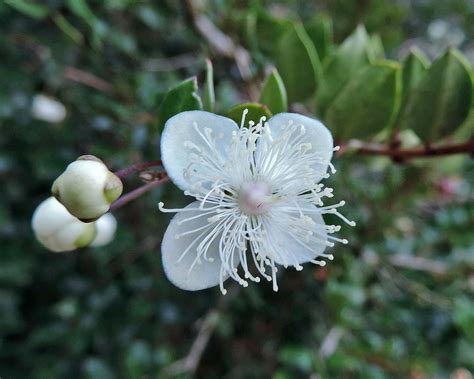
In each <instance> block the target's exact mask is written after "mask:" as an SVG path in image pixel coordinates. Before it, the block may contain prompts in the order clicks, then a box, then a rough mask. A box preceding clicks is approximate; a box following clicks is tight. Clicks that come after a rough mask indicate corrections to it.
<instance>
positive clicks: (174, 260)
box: [161, 201, 228, 291]
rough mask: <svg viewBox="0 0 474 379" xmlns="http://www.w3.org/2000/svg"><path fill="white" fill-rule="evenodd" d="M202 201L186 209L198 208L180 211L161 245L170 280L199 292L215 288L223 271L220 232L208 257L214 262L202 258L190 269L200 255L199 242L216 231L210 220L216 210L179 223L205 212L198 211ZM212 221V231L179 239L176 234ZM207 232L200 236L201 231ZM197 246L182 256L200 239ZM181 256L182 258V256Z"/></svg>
mask: <svg viewBox="0 0 474 379" xmlns="http://www.w3.org/2000/svg"><path fill="white" fill-rule="evenodd" d="M199 205H200V202H199V201H195V202H193V203H191V204H189V205H188V206H187V207H186V208H184V209H186V210H188V209H192V208H196V211H184V212H180V213H178V214H176V215H175V216H174V217H173V219H172V220H171V222H170V224H169V226H168V229H166V232H165V235H164V237H163V243H162V245H161V254H162V261H163V269H164V270H165V274H166V276H167V277H168V279H169V280H170V281H171V282H172V283H173V284H174V285H175V286H177V287H179V288H182V289H184V290H188V291H197V290H201V289H205V288H209V287H214V286H216V285H218V284H219V282H220V271H221V266H222V265H221V258H220V255H219V240H220V235H218V236H217V237H216V238H215V239H214V241H213V242H212V243H211V245H210V247H209V250H208V254H207V257H208V258H211V259H213V261H212V262H211V261H209V260H205V259H201V260H200V262H198V263H196V264H195V265H194V267H193V269H192V270H191V271H190V267H191V265H192V264H193V262H194V261H195V259H196V257H197V249H196V248H197V246H198V245H199V243H200V242H201V241H202V240H203V239H204V238H205V237H206V236H208V235H209V232H210V231H211V230H212V226H211V225H210V224H209V223H208V221H207V219H208V218H209V217H212V216H213V215H214V214H215V213H212V214H209V215H204V216H202V217H199V218H196V219H194V220H190V221H186V222H184V223H182V224H179V223H180V222H182V221H183V220H185V219H187V218H189V217H193V216H197V215H199V214H200V213H202V212H204V211H201V210H197V208H198V207H199ZM206 224H209V225H210V227H209V230H208V231H206V229H204V230H200V231H198V232H195V233H192V234H188V235H185V236H181V237H180V238H179V239H176V238H175V236H176V235H177V234H179V233H184V232H186V231H189V230H193V229H197V228H200V227H203V226H205V225H206ZM203 232H204V235H203V236H201V237H199V235H200V234H201V233H203ZM196 238H198V239H197V241H196V243H195V244H194V245H193V247H192V248H191V249H190V250H189V251H188V252H187V253H186V254H185V255H184V257H182V255H183V253H184V252H185V251H186V248H188V246H189V245H190V244H191V243H192V242H193V241H194V240H196ZM180 257H182V258H181V259H180ZM227 277H228V276H227V275H224V280H225V279H227Z"/></svg>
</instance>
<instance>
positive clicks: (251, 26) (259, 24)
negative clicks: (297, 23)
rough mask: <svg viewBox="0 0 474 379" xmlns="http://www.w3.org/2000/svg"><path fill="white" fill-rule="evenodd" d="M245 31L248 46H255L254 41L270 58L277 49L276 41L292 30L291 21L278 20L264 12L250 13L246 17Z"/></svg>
mask: <svg viewBox="0 0 474 379" xmlns="http://www.w3.org/2000/svg"><path fill="white" fill-rule="evenodd" d="M246 21H247V25H246V30H247V39H248V40H249V42H250V46H252V45H255V39H256V40H257V45H258V47H259V49H260V50H261V51H263V52H265V53H267V54H269V55H271V56H273V55H274V54H275V52H276V51H277V48H278V41H279V40H280V39H281V37H282V36H283V35H284V34H285V33H286V32H287V31H288V30H290V29H291V28H292V25H293V23H292V21H291V20H287V19H278V18H276V17H273V16H271V15H270V14H269V13H268V12H266V11H264V10H260V11H257V12H255V13H251V15H250V16H248V19H247V20H246Z"/></svg>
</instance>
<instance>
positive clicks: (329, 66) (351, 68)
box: [316, 26, 370, 116]
mask: <svg viewBox="0 0 474 379" xmlns="http://www.w3.org/2000/svg"><path fill="white" fill-rule="evenodd" d="M369 44H370V37H369V35H368V34H367V31H366V30H365V28H364V27H363V26H359V27H358V28H357V29H356V30H355V32H354V33H352V34H351V35H350V36H349V37H347V38H346V40H345V41H344V42H343V43H342V45H340V46H339V48H338V49H337V50H336V52H335V53H334V55H332V56H331V57H330V59H328V60H327V61H326V62H325V65H324V67H323V76H322V79H321V82H320V84H319V87H318V92H317V96H316V113H317V114H318V115H320V116H324V113H325V112H326V110H327V109H328V107H329V105H330V104H331V102H332V101H333V100H334V99H335V98H336V96H337V95H338V93H339V92H340V91H341V90H342V89H343V88H344V86H345V85H346V84H347V83H348V82H349V80H350V79H351V78H352V77H353V76H354V74H355V73H356V72H357V71H359V70H360V69H361V68H364V67H366V66H367V65H368V64H369V53H368V46H369Z"/></svg>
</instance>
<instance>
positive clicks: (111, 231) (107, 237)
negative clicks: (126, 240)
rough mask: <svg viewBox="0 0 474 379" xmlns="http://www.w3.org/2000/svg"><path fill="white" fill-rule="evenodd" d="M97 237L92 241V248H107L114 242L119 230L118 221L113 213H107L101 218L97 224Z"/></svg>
mask: <svg viewBox="0 0 474 379" xmlns="http://www.w3.org/2000/svg"><path fill="white" fill-rule="evenodd" d="M95 226H96V229H97V235H96V237H95V239H94V241H92V243H91V246H92V247H100V246H105V245H107V244H109V243H110V242H112V240H113V239H114V237H115V231H116V230H117V220H116V219H115V217H114V216H113V215H112V214H111V213H106V214H105V215H103V216H102V217H100V218H99V219H98V220H97V221H96V222H95Z"/></svg>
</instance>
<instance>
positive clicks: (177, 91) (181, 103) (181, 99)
mask: <svg viewBox="0 0 474 379" xmlns="http://www.w3.org/2000/svg"><path fill="white" fill-rule="evenodd" d="M197 88H198V86H197V80H196V77H193V78H190V79H187V80H185V81H183V82H181V83H179V84H178V85H176V86H175V87H173V88H171V89H170V90H169V91H168V92H167V94H166V95H165V97H164V99H163V101H162V102H161V105H160V109H159V111H158V113H159V125H160V130H161V128H162V127H163V126H164V124H165V122H166V121H167V120H168V119H169V118H171V117H173V116H174V115H176V114H178V113H180V112H184V111H192V110H196V109H202V102H201V99H200V97H199V95H198V94H197Z"/></svg>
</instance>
